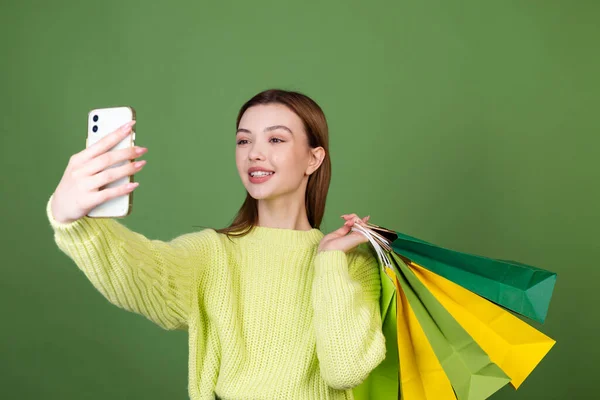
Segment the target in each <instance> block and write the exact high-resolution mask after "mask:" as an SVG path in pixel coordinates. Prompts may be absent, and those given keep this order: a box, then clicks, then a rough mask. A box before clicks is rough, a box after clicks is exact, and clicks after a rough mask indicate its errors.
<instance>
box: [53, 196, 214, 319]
mask: <svg viewBox="0 0 600 400" xmlns="http://www.w3.org/2000/svg"><path fill="white" fill-rule="evenodd" d="M53 196H54V195H52V196H50V199H49V201H48V203H47V206H46V214H47V217H48V220H49V222H50V225H51V227H52V229H53V230H54V240H55V242H56V244H57V245H58V247H59V249H60V250H61V251H62V252H64V253H65V254H66V255H67V256H68V257H70V258H71V259H72V260H73V261H74V262H75V264H76V265H77V267H78V268H79V269H80V270H81V271H82V272H83V273H84V274H85V276H86V277H87V278H88V279H89V281H90V282H91V283H92V285H93V286H94V287H95V288H96V289H97V290H98V291H99V292H100V293H101V294H102V295H103V296H104V297H105V298H106V299H107V300H108V301H109V302H110V303H111V304H114V305H116V306H117V307H119V308H122V309H125V310H127V311H131V312H134V313H137V314H140V315H143V316H145V317H146V318H148V319H149V320H150V321H152V322H154V323H156V324H157V325H159V326H160V327H162V328H164V329H167V330H174V329H179V330H186V329H187V323H188V317H189V315H190V307H191V306H192V305H191V301H192V290H193V288H194V287H195V285H196V281H197V277H198V268H200V269H201V268H204V267H207V266H208V265H209V264H210V254H211V248H212V241H214V240H215V239H214V236H213V234H214V231H212V230H209V229H206V230H204V231H201V232H194V233H187V234H184V235H181V236H179V237H176V238H175V239H173V240H171V241H169V242H163V241H160V240H150V239H148V238H146V237H145V236H143V235H141V234H139V233H136V232H133V231H131V230H130V229H128V228H127V227H125V226H124V225H123V224H121V223H120V222H118V221H117V220H115V219H112V218H89V217H82V218H80V219H78V220H76V221H73V222H71V223H60V222H58V221H56V220H55V219H54V216H53V215H52V210H51V207H50V205H51V202H52V197H53Z"/></svg>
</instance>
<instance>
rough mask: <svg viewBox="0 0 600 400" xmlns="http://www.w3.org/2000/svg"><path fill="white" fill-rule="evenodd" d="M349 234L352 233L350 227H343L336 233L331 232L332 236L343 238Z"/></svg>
mask: <svg viewBox="0 0 600 400" xmlns="http://www.w3.org/2000/svg"><path fill="white" fill-rule="evenodd" d="M348 232H350V227H349V226H346V225H343V226H342V227H341V228H339V229H336V230H335V231H333V232H331V234H332V235H335V236H340V237H341V236H346V235H347V234H348Z"/></svg>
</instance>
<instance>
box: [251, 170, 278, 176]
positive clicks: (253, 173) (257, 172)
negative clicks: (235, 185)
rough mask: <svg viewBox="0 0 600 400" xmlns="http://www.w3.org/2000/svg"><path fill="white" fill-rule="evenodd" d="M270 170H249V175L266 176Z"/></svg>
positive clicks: (270, 173)
mask: <svg viewBox="0 0 600 400" xmlns="http://www.w3.org/2000/svg"><path fill="white" fill-rule="evenodd" d="M272 174H273V173H272V172H263V171H256V172H251V173H250V175H251V176H267V175H272Z"/></svg>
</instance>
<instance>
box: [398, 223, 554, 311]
mask: <svg viewBox="0 0 600 400" xmlns="http://www.w3.org/2000/svg"><path fill="white" fill-rule="evenodd" d="M396 234H397V235H398V237H397V238H396V239H395V240H394V241H393V243H392V244H391V247H392V248H393V249H394V251H395V252H396V253H398V254H400V255H403V256H405V257H407V258H409V259H410V260H412V261H414V262H415V263H417V264H419V265H421V266H422V267H424V268H426V269H428V270H430V271H432V272H435V273H436V274H438V275H441V276H443V277H444V278H446V279H449V280H451V281H452V282H454V283H456V284H458V285H460V286H462V287H464V288H466V289H469V290H470V291H472V292H474V293H477V294H479V295H480V296H483V297H485V298H486V299H488V300H490V301H493V302H494V303H496V304H499V305H501V306H503V307H505V308H507V309H509V310H512V311H514V312H516V313H518V314H521V315H523V316H526V317H528V318H531V319H533V320H535V321H538V322H540V323H543V322H544V321H545V320H546V316H547V314H548V307H549V305H550V300H551V298H552V292H553V291H554V285H555V283H556V278H557V275H556V273H554V272H550V271H547V270H544V269H541V268H537V267H534V266H531V265H527V264H523V263H520V262H516V261H508V260H501V259H493V258H488V257H482V256H477V255H473V254H468V253H463V252H458V251H454V250H450V249H446V248H443V247H440V246H436V245H434V244H432V243H428V242H425V241H424V240H421V239H417V238H414V237H411V236H409V235H406V234H404V233H400V232H396Z"/></svg>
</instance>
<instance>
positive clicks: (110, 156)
mask: <svg viewBox="0 0 600 400" xmlns="http://www.w3.org/2000/svg"><path fill="white" fill-rule="evenodd" d="M147 151H148V149H147V148H145V147H138V146H135V147H128V148H126V149H120V150H115V151H109V152H107V153H104V154H102V155H100V156H98V157H96V158H94V159H92V160H89V162H87V163H86V164H84V165H83V166H82V167H81V168H80V169H79V170H78V171H77V174H79V175H80V176H86V177H87V176H92V175H94V174H97V173H99V172H100V171H104V170H106V169H108V168H109V167H113V166H115V164H118V163H122V164H124V163H123V161H126V160H134V159H135V158H136V157H139V156H141V155H142V154H145V153H146V152H147Z"/></svg>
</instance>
